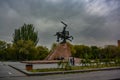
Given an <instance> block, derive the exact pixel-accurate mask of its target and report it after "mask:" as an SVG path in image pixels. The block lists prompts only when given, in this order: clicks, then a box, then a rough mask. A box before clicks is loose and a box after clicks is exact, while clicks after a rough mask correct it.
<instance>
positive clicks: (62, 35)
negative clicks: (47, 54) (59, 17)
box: [55, 21, 73, 43]
mask: <svg viewBox="0 0 120 80" xmlns="http://www.w3.org/2000/svg"><path fill="white" fill-rule="evenodd" d="M61 23H62V24H63V25H65V26H64V27H63V31H62V32H56V34H55V36H57V42H59V39H61V40H62V42H61V43H66V40H69V41H72V40H73V37H72V36H69V31H66V27H67V24H65V23H64V22H63V21H61ZM70 38H71V39H70Z"/></svg>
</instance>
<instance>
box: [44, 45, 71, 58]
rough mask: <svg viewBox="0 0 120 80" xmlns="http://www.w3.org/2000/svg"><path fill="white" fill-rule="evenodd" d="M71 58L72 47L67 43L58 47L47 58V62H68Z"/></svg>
mask: <svg viewBox="0 0 120 80" xmlns="http://www.w3.org/2000/svg"><path fill="white" fill-rule="evenodd" d="M70 56H71V51H70V47H69V46H68V44H67V43H62V44H58V45H57V47H56V48H55V49H54V50H53V51H52V52H51V53H50V54H49V55H48V56H47V57H46V60H59V59H65V60H68V59H69V57H70Z"/></svg>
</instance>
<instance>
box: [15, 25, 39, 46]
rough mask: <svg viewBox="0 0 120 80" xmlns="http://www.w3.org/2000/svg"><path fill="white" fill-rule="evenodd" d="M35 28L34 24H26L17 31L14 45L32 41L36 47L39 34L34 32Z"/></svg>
mask: <svg viewBox="0 0 120 80" xmlns="http://www.w3.org/2000/svg"><path fill="white" fill-rule="evenodd" d="M34 30H35V29H34V26H33V25H32V24H24V25H23V26H22V27H20V28H19V29H15V32H14V34H13V43H16V42H17V41H19V40H31V41H33V42H34V45H36V44H37V43H38V32H35V31H34Z"/></svg>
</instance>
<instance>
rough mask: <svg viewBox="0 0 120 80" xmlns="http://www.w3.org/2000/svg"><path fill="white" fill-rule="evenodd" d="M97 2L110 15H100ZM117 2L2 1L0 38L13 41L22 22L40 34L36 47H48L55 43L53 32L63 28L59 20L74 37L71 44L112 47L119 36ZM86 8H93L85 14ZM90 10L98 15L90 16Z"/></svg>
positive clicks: (115, 0) (79, 0) (64, 0)
mask: <svg viewBox="0 0 120 80" xmlns="http://www.w3.org/2000/svg"><path fill="white" fill-rule="evenodd" d="M56 1H57V0H56ZM96 3H101V4H102V3H103V7H104V5H105V8H108V10H109V12H108V13H105V11H106V10H107V9H106V10H105V11H104V12H103V13H104V14H106V15H99V10H97V9H99V6H101V5H97V6H98V7H93V5H94V4H96ZM119 3H120V1H119V0H99V1H98V0H93V1H91V0H61V1H59V0H58V2H54V1H53V2H52V1H50V0H1V1H0V39H3V40H6V41H8V42H10V41H12V34H13V32H14V29H15V28H19V27H20V26H22V25H23V23H31V24H34V25H35V27H36V29H37V30H38V32H39V38H40V39H39V44H42V45H46V46H48V45H49V46H50V45H51V44H52V43H53V42H55V41H56V38H55V37H54V36H53V35H54V34H55V32H56V31H60V30H62V27H63V25H62V24H60V20H64V21H65V22H66V23H67V24H68V28H67V29H68V30H70V33H71V35H73V36H74V38H75V39H74V41H73V43H83V44H91V45H92V44H94V43H96V44H97V43H100V44H104V42H110V44H113V43H115V41H116V39H119V38H118V37H119V34H120V33H119V29H120V28H119V25H120V23H119V20H120V15H119V12H120V6H119ZM87 5H89V6H87ZM89 7H90V8H93V9H91V11H90V10H89V11H87V9H88V8H89ZM112 7H114V8H112ZM92 10H95V11H93V12H96V11H98V12H97V13H94V14H91V13H93V12H92ZM100 10H101V12H102V11H103V10H102V9H100ZM108 10H107V11H108ZM8 35H9V36H11V38H10V37H8ZM103 41H104V42H103ZM98 45H99V44H98Z"/></svg>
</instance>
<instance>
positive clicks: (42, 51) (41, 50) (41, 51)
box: [36, 46, 49, 60]
mask: <svg viewBox="0 0 120 80" xmlns="http://www.w3.org/2000/svg"><path fill="white" fill-rule="evenodd" d="M37 51H38V52H37V55H36V59H39V60H43V59H45V58H46V57H47V55H48V53H49V50H48V48H46V47H44V46H38V47H37Z"/></svg>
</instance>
